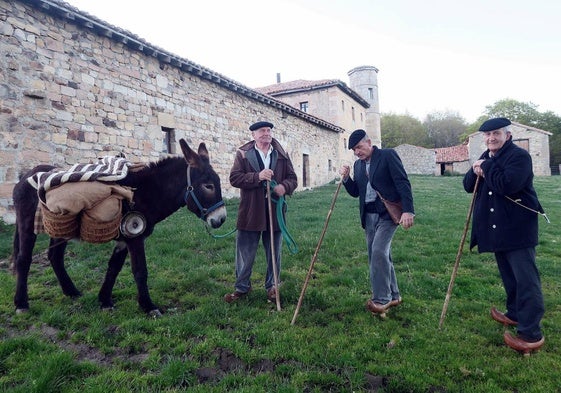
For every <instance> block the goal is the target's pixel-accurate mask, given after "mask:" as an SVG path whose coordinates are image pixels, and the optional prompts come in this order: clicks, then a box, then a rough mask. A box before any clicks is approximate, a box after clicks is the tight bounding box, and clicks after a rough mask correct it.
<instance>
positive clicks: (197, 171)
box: [179, 139, 226, 228]
mask: <svg viewBox="0 0 561 393" xmlns="http://www.w3.org/2000/svg"><path fill="white" fill-rule="evenodd" d="M179 145H180V146H181V151H183V156H184V157H185V160H186V161H187V192H186V193H185V203H186V205H187V208H188V209H189V210H190V211H192V212H193V213H195V214H196V215H197V216H199V217H200V218H201V219H202V220H204V221H206V223H207V224H208V225H210V226H211V227H212V228H218V227H220V226H221V225H222V224H223V223H224V221H226V207H225V206H224V201H223V200H222V189H221V187H220V178H219V177H218V175H217V174H216V172H215V171H214V169H212V166H211V165H210V160H209V157H208V150H207V149H206V145H205V144H204V143H201V144H200V145H199V150H198V152H197V153H195V152H194V151H193V150H192V149H191V148H190V147H189V145H188V144H187V142H185V140H184V139H180V140H179Z"/></svg>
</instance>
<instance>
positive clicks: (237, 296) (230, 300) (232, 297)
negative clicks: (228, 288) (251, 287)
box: [224, 291, 249, 303]
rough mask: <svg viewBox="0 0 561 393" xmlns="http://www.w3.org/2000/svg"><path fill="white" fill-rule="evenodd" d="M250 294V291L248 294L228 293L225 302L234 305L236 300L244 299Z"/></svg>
mask: <svg viewBox="0 0 561 393" xmlns="http://www.w3.org/2000/svg"><path fill="white" fill-rule="evenodd" d="M248 293H249V291H248V292H238V291H235V292H232V293H227V294H226V295H224V301H225V302H226V303H233V302H235V301H236V300H239V299H241V298H242V297H244V296H246V295H247V294H248Z"/></svg>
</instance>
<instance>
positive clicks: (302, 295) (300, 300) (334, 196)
mask: <svg viewBox="0 0 561 393" xmlns="http://www.w3.org/2000/svg"><path fill="white" fill-rule="evenodd" d="M341 184H343V180H342V179H341V181H340V182H339V184H338V185H337V190H336V191H335V195H333V200H332V201H331V207H330V208H329V212H327V218H326V219H325V224H324V225H323V231H322V232H321V236H320V237H319V241H318V245H317V247H316V251H315V252H314V255H313V257H312V261H311V263H310V268H309V269H308V274H307V275H306V279H305V280H304V286H303V287H302V292H301V293H300V298H299V299H298V305H297V306H296V310H294V316H293V317H292V322H290V324H291V325H294V323H295V322H296V317H297V316H298V311H299V310H300V306H301V305H302V300H303V299H304V293H306V288H307V287H308V282H309V281H310V277H311V275H312V271H313V270H314V263H315V262H316V258H317V256H318V251H319V248H320V246H321V243H322V242H323V237H324V236H325V232H326V231H327V225H328V224H329V218H330V217H331V212H332V211H333V207H334V206H335V201H336V200H337V195H338V194H339V190H340V189H341Z"/></svg>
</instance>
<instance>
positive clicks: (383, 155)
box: [339, 130, 415, 314]
mask: <svg viewBox="0 0 561 393" xmlns="http://www.w3.org/2000/svg"><path fill="white" fill-rule="evenodd" d="M349 149H351V150H353V152H354V153H355V155H356V156H357V157H358V160H356V161H355V163H354V178H351V177H350V176H349V174H350V167H349V166H347V165H343V167H342V168H341V170H340V171H339V173H340V174H341V176H342V178H343V184H344V186H345V189H346V190H347V192H348V193H349V195H351V196H352V197H355V198H356V197H358V199H359V210H360V222H361V224H362V227H363V228H364V230H365V234H366V244H367V249H368V261H369V266H370V286H371V288H372V297H371V298H370V299H368V301H367V303H366V307H367V309H368V310H369V311H370V312H372V313H376V314H384V313H385V312H386V311H387V309H388V308H390V307H392V306H397V305H399V304H401V301H402V300H401V296H400V293H399V288H398V286H397V279H396V276H395V271H394V266H393V262H392V258H391V243H392V239H393V235H394V233H395V231H396V229H397V227H398V224H396V223H394V221H392V218H391V217H390V216H389V214H388V212H387V209H386V208H385V206H384V203H383V202H382V200H381V198H384V199H387V200H389V201H392V202H400V201H401V204H402V207H403V214H402V215H401V219H400V222H399V224H400V225H401V226H403V228H405V229H408V228H410V227H411V226H412V225H413V220H414V217H415V212H414V209H413V194H412V192H411V184H410V183H409V179H408V178H407V174H406V173H405V169H404V168H403V164H402V162H401V159H400V158H399V156H398V155H397V153H396V152H395V150H393V149H379V148H378V147H376V146H372V142H371V140H370V138H369V137H368V136H367V135H366V132H365V131H364V130H355V131H354V132H353V133H352V134H351V136H350V137H349Z"/></svg>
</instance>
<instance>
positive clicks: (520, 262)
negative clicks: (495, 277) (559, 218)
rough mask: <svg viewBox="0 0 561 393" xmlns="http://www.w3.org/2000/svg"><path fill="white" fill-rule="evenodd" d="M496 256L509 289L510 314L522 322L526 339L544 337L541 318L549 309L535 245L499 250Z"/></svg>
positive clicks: (507, 296) (507, 301)
mask: <svg viewBox="0 0 561 393" xmlns="http://www.w3.org/2000/svg"><path fill="white" fill-rule="evenodd" d="M495 259H496V261H497V266H498V268H499V273H500V274H501V278H502V280H503V285H504V288H505V291H506V309H507V312H506V315H507V316H508V317H509V318H510V319H512V320H514V321H518V326H517V330H518V334H519V335H520V336H521V337H522V338H525V339H527V340H539V339H541V338H542V332H541V328H540V321H541V319H542V317H543V314H544V311H545V308H544V304H543V295H542V290H541V282H540V275H539V272H538V268H537V266H536V250H535V248H534V247H530V248H522V249H518V250H511V251H503V252H496V253H495Z"/></svg>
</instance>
